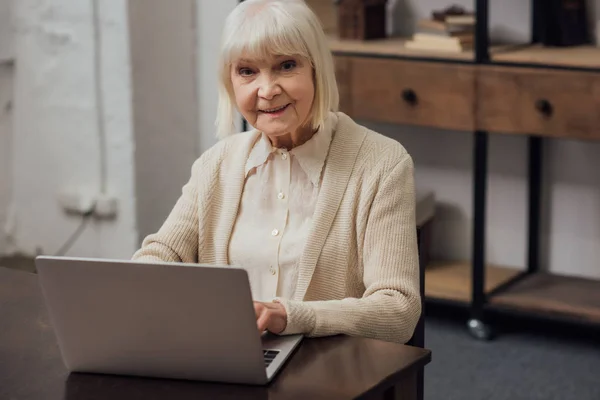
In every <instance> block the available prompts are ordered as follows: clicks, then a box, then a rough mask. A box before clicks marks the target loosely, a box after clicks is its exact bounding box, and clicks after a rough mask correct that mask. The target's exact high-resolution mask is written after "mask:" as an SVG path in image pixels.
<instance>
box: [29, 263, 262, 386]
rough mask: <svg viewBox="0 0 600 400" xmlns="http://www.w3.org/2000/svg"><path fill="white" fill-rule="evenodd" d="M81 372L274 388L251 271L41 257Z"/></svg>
mask: <svg viewBox="0 0 600 400" xmlns="http://www.w3.org/2000/svg"><path fill="white" fill-rule="evenodd" d="M36 265H37V269H38V273H39V276H40V283H41V286H42V290H43V293H44V297H45V300H46V304H47V307H48V311H49V314H50V318H51V321H52V324H53V326H54V330H55V332H56V335H57V339H58V343H59V346H60V349H61V353H62V356H63V360H64V362H65V365H66V366H67V368H68V369H69V370H71V371H80V372H96V373H111V374H125V375H139V376H153V377H164V378H180V379H197V380H206V381H220V382H236V383H257V384H260V383H265V382H266V380H267V378H266V371H265V366H264V361H263V357H262V347H261V340H260V335H259V333H258V331H257V329H256V316H255V313H254V308H253V305H252V295H251V292H250V286H249V283H248V276H247V273H246V271H245V270H243V269H239V268H233V267H216V266H202V265H195V264H191V265H190V264H181V263H177V264H175V263H168V264H166V263H165V264H144V263H137V262H132V261H117V260H95V259H86V258H62V257H59V258H57V257H38V258H37V259H36Z"/></svg>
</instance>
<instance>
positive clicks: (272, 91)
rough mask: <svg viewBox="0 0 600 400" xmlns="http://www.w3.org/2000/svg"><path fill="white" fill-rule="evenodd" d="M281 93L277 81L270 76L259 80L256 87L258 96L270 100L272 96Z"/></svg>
mask: <svg viewBox="0 0 600 400" xmlns="http://www.w3.org/2000/svg"><path fill="white" fill-rule="evenodd" d="M280 93H281V87H280V86H279V83H278V82H277V81H276V80H275V79H272V78H270V77H265V78H263V79H261V80H260V82H259V87H258V96H259V97H262V98H264V99H267V100H271V99H272V98H273V97H275V96H277V95H278V94H280Z"/></svg>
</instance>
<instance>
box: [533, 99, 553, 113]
mask: <svg viewBox="0 0 600 400" xmlns="http://www.w3.org/2000/svg"><path fill="white" fill-rule="evenodd" d="M535 108H536V110H538V111H539V112H540V113H541V114H543V115H544V116H546V117H549V116H551V115H552V111H553V109H552V103H550V102H549V101H548V100H546V99H540V100H538V101H536V102H535Z"/></svg>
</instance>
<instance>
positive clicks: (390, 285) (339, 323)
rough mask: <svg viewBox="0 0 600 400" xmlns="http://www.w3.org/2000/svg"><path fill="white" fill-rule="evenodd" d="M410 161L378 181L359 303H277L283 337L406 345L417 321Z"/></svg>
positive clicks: (367, 233) (418, 301)
mask: <svg viewBox="0 0 600 400" xmlns="http://www.w3.org/2000/svg"><path fill="white" fill-rule="evenodd" d="M415 206H416V205H415V187H414V166H413V161H412V158H411V157H410V156H409V155H408V154H406V153H405V156H404V157H403V158H402V159H401V160H400V161H399V162H398V163H397V164H396V165H395V166H394V167H393V168H392V169H391V171H390V172H389V174H388V175H387V177H385V178H384V179H383V182H382V183H381V184H380V186H379V188H378V190H377V193H376V194H375V196H374V199H373V202H372V204H371V210H370V212H369V215H368V222H367V224H366V227H365V234H364V253H363V254H364V255H363V265H364V272H363V283H364V286H365V289H366V290H365V292H364V295H363V297H362V298H345V299H341V300H325V301H306V302H303V301H294V300H288V299H276V301H277V302H280V303H282V304H283V305H284V307H285V308H286V312H287V314H288V323H287V327H286V329H285V331H284V332H282V334H293V333H304V334H306V335H307V336H313V337H316V336H327V335H336V334H347V335H351V336H362V337H371V338H376V339H381V340H386V341H392V342H399V343H406V342H407V341H408V340H409V339H410V337H411V336H412V334H413V332H414V329H415V327H416V325H417V322H418V320H419V317H420V315H421V298H420V290H419V261H418V259H419V257H418V249H417V234H416V222H415Z"/></svg>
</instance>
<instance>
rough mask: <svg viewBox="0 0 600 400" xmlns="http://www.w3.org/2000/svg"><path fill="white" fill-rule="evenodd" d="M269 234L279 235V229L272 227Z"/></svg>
mask: <svg viewBox="0 0 600 400" xmlns="http://www.w3.org/2000/svg"><path fill="white" fill-rule="evenodd" d="M271 235H273V236H277V235H279V230H278V229H273V230H272V231H271Z"/></svg>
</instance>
